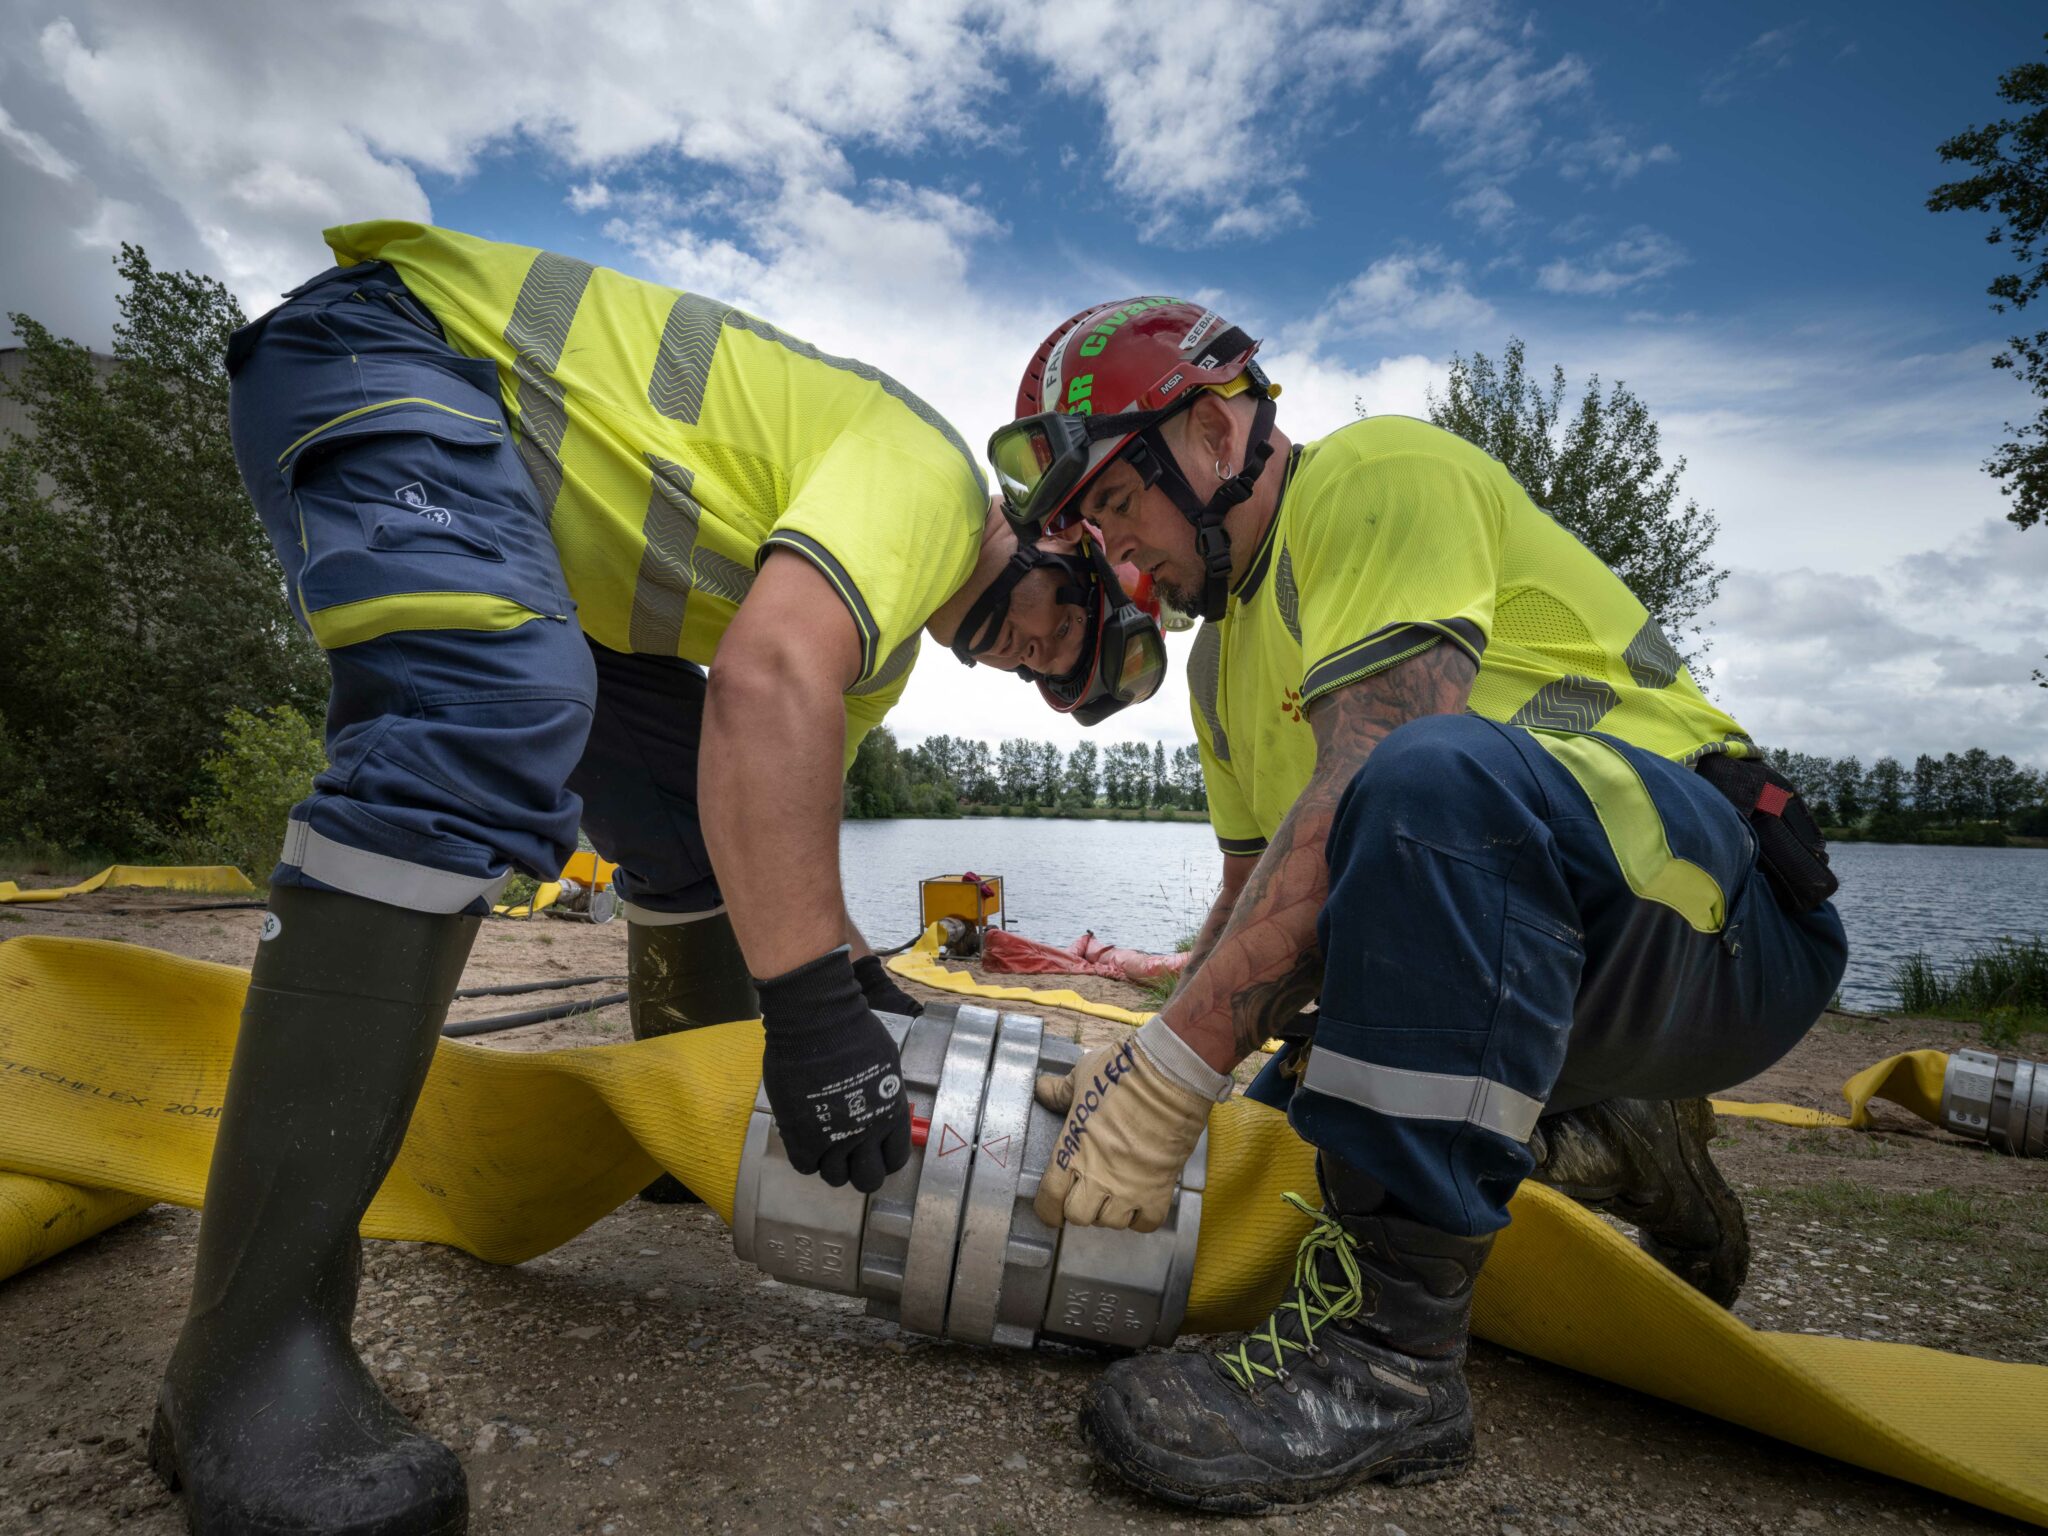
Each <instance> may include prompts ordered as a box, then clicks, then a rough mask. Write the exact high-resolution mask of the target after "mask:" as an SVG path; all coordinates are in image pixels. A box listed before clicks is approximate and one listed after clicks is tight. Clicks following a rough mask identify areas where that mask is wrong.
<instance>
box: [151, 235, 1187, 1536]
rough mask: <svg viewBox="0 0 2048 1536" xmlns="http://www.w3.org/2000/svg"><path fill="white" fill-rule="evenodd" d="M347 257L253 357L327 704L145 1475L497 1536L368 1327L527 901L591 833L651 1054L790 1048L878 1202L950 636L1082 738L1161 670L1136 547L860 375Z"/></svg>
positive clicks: (447, 267) (345, 1516) (593, 287)
mask: <svg viewBox="0 0 2048 1536" xmlns="http://www.w3.org/2000/svg"><path fill="white" fill-rule="evenodd" d="M327 242H328V244H329V245H330V246H331V247H332V248H333V250H334V253H335V255H336V257H337V258H338V260H339V261H340V263H341V265H340V266H338V267H336V268H334V269H332V270H330V271H328V272H325V273H323V274H321V275H320V276H319V277H316V278H314V279H313V280H312V281H311V282H309V283H307V284H306V285H305V286H304V287H302V288H299V289H297V290H295V291H294V292H292V293H291V294H289V295H287V296H286V299H285V302H284V303H283V304H282V305H280V306H279V307H278V308H277V309H275V310H272V311H271V312H270V313H269V314H267V315H265V316H263V317H262V318H261V319H259V320H258V321H256V322H255V323H254V324H252V325H250V326H248V327H247V328H245V329H244V330H242V331H240V332H238V333H237V334H236V336H235V338H234V340H233V343H232V345H231V347H230V352H229V359H228V366H229V371H230V374H231V376H232V379H233V388H232V422H233V430H234V438H235V451H236V455H237V459H238V462H239V464H240V467H241V472H242V477H243V480H244V483H245V484H246V486H247V488H248V491H249V494H250V497H251V499H252V500H253V501H254V502H255V505H256V508H257V511H258V513H259V514H260V516H261V518H262V520H263V523H264V527H265V529H266V530H267V531H268V533H269V535H270V538H271V540H272V542H273V544H274V545H275V546H276V548H277V551H278V554H279V556H280V558H281V559H282V561H283V564H284V571H285V576H286V580H287V582H288V585H289V588H290V593H289V595H290V601H291V606H292V608H293V610H294V614H295V617H296V618H297V620H298V621H299V622H300V623H302V624H304V625H305V626H306V627H307V629H308V630H309V631H310V632H311V633H312V635H313V636H314V638H315V639H316V640H318V641H319V643H320V644H321V645H322V647H324V648H325V649H326V651H327V653H328V658H329V662H330V667H331V670H332V674H333V691H332V696H331V702H330V706H329V713H328V722H327V751H328V758H329V765H328V768H327V770H326V771H325V772H324V773H322V774H321V775H320V776H319V778H318V779H317V780H316V781H315V784H314V791H313V794H312V795H311V796H310V797H309V798H308V799H307V800H305V801H304V802H302V803H301V804H300V805H298V806H297V807H295V808H294V809H293V811H292V813H291V819H290V822H289V824H288V827H287V833H286V838H285V844H284V857H283V861H282V862H281V863H280V864H279V865H278V867H277V869H276V871H275V872H274V873H273V875H272V877H271V899H270V909H269V913H268V915H267V917H266V919H265V921H264V926H263V937H262V942H261V943H260V945H259V946H258V951H257V955H256V961H255V966H254V970H253V973H252V976H251V983H250V989H249V1000H248V1004H247V1008H246V1011H245V1013H244V1015H243V1020H242V1028H241V1034H240V1037H239V1040H238V1043H237V1045H236V1050H235V1059H234V1066H233V1070H232V1073H231V1076H230V1079H229V1083H228V1090H227V1099H226V1104H225V1107H224V1112H223V1116H222V1120H221V1123H220V1133H219V1139H218V1142H217V1144H216V1148H215V1153H214V1159H213V1165H212V1169H211V1173H210V1177H209V1180H208V1184H207V1191H206V1208H205V1216H204V1219H203V1221H202V1224H201V1228H200V1237H199V1255H198V1266H197V1274H196V1276H195V1280H194V1287H193V1299H192V1308H191V1312H190V1315H189V1317H188V1318H187V1321H186V1324H185V1328H184V1331H183V1333H182V1335H181V1336H180V1339H179V1342H178V1346H177V1349H176V1351H175V1353H174V1355H173V1357H172V1360H171V1363H170V1367H169V1370H168V1372H167V1374H166V1378H165V1381H164V1385H163V1390H162V1393H161V1395H160V1397H159V1401H158V1407H157V1414H156V1420H155V1423H154V1425H153V1427H152V1431H151V1435H150V1451H151V1458H152V1461H153V1464H154V1465H155V1466H156V1467H157V1468H158V1470H159V1471H160V1472H161V1473H163V1474H164V1476H165V1477H166V1478H167V1479H168V1480H169V1481H171V1482H172V1484H173V1485H174V1486H175V1487H177V1488H178V1489H179V1490H180V1491H181V1493H182V1494H183V1496H184V1499H185V1501H186V1509H187V1514H188V1517H189V1518H190V1520H191V1523H192V1526H193V1528H194V1529H195V1530H197V1531H201V1532H206V1531H230V1530H231V1531H237V1532H240V1531H250V1530H264V1531H280V1532H282V1531H307V1532H311V1531H348V1532H351V1533H362V1536H367V1533H371V1532H376V1533H381V1536H397V1533H400V1532H437V1533H438V1532H450V1531H456V1530H460V1529H462V1528H463V1527H464V1525H465V1523H466V1519H467V1515H466V1510H467V1495H466V1490H465V1487H464V1483H463V1477H462V1470H461V1467H460V1464H459V1463H458V1462H457V1461H456V1459H455V1457H454V1456H453V1455H452V1454H451V1453H450V1452H449V1451H448V1450H447V1449H446V1448H445V1447H443V1446H440V1445H438V1444H436V1443H435V1442H434V1441H432V1440H430V1439H428V1438H426V1437H425V1436H423V1435H421V1434H419V1433H418V1432H417V1431H416V1430H414V1429H413V1428H412V1427H411V1426H410V1425H409V1424H408V1423H407V1422H406V1420H405V1419H404V1417H403V1416H402V1415H400V1414H399V1413H398V1411H397V1410H396V1409H395V1408H393V1407H392V1406H391V1405H390V1404H389V1403H388V1402H387V1401H386V1400H385V1398H384V1397H383V1395H382V1394H381V1393H380V1392H379V1391H378V1390H377V1388H376V1386H375V1384H374V1383H373V1382H372V1381H371V1379H370V1377H369V1375H368V1373H367V1372H366V1371H365V1370H364V1369H363V1366H362V1364H361V1362H360V1361H359V1360H358V1359H357V1358H356V1355H355V1352H354V1350H353V1349H352V1347H351V1345H350V1341H349V1326H350V1319H351V1317H352V1315H353V1312H354V1307H355V1295H356V1272H357V1262H358V1242H357V1235H356V1233H357V1223H358V1222H359V1220H360V1219H361V1216H362V1214H363V1211H364V1209H365V1208H366V1207H367V1205H368V1203H369V1200H370V1197H371V1196H372V1194H373V1193H374V1192H375V1191H376V1189H377V1186H378V1184H379V1183H380V1181H381V1180H382V1179H383V1177H384V1175H385V1173H386V1171H387V1170H388V1169H389V1167H390V1165H391V1162H392V1159H393V1158H394V1157H395V1155H396V1153H397V1150H398V1146H399V1142H400V1140H401V1138H402V1137H403V1135H404V1131H405V1126H406V1123H407V1120H408V1119H409V1117H410V1116H411V1113H412V1108H413V1104H414V1101H415V1100H416V1098H417V1097H418V1094H419V1090H420V1086H421V1084H422V1082H423V1080H424V1078H425V1074H426V1070H427V1066H428V1063H429V1061H430V1060H431V1058H432V1056H433V1052H434V1043H435V1040H436V1039H437V1038H438V1035H439V1032H440V1028H441V1024H442V1022H443V1020H444V1019H445V1017H446V1014H447V1009H448V1003H449V998H450V994H451V993H452V992H453V990H454V988H455V986H456V983H457V981H458V979H459V978H460V976H461V973H462V968H463V963H464V961H465V959H466V957H467V955H468V953H469V949H470V945H471V943H472V941H473V940H474V938H475V935H476V929H477V924H478V921H479V918H480V916H481V915H482V914H484V913H485V912H487V911H488V910H489V905H490V902H491V900H492V898H493V896H494V895H495V894H496V893H497V891H498V890H499V888H500V887H501V886H502V885H503V883H504V881H505V880H506V879H507V878H508V875H509V872H510V870H511V869H513V868H518V869H523V870H525V871H527V872H528V873H530V874H533V875H536V876H547V875H551V874H552V873H554V872H555V871H556V870H559V869H560V868H561V866H562V863H563V860H564V859H565V858H566V857H567V855H568V854H569V853H570V852H571V851H572V850H573V849H574V847H575V846H576V834H577V829H578V826H579V824H580V825H581V826H582V827H583V828H584V829H586V830H587V831H588V832H589V834H590V836H591V839H592V841H593V842H594V843H595V844H596V845H597V848H598V850H599V851H600V852H601V853H603V854H604V855H605V856H606V857H607V858H610V859H612V860H614V861H616V862H617V863H618V865H619V874H618V877H617V882H618V886H619V889H620V891H621V894H622V895H623V896H624V898H625V911H626V917H627V921H628V923H629V929H628V956H629V959H628V965H629V971H630V978H629V986H630V989H631V995H632V1012H633V1028H634V1033H635V1035H636V1036H645V1035H649V1034H659V1033H664V1032H667V1031H669V1030H672V1029H677V1028H688V1027H692V1026H695V1025H700V1024H707V1023H715V1022H720V1021H725V1020H731V1019H742V1018H752V1017H754V1016H755V1015H756V1014H757V1013H758V1014H759V1015H760V1016H761V1017H762V1019H763V1021H764V1024H765V1028H766V1035H767V1046H766V1054H765V1056H764V1059H763V1064H762V1076H763V1081H764V1083H765V1085H766V1088H767V1092H768V1096H769V1099H770V1102H771V1104H772V1105H773V1107H774V1110H775V1115H776V1119H777V1121H778V1122H779V1124H780V1127H781V1131H782V1136H783V1139H784V1142H785V1144H786V1145H787V1147H788V1149H789V1155H790V1159H791V1162H792V1163H793V1164H794V1165H795V1166H796V1167H797V1168H798V1169H800V1170H801V1171H804V1172H813V1171H815V1172H816V1173H818V1174H819V1175H820V1176H821V1177H823V1178H824V1179H825V1180H826V1181H827V1182H829V1183H832V1184H846V1183H849V1182H850V1183H852V1184H853V1185H855V1186H856V1187H857V1188H859V1189H861V1190H873V1189H874V1188H876V1187H877V1186H878V1185H879V1184H880V1183H881V1181H882V1179H883V1178H884V1176H885V1175H886V1174H888V1173H889V1172H891V1171H893V1170H894V1169H896V1168H899V1167H901V1166H902V1164H903V1163H904V1161H905V1160H906V1159H907V1157H908V1156H909V1151H910V1125H909V1116H908V1111H907V1108H906V1105H905V1100H904V1096H903V1094H902V1091H901V1086H902V1085H901V1077H900V1064H899V1061H898V1056H897V1050H896V1046H895V1044H894V1042H893V1040H892V1038H891V1036H890V1035H889V1033H888V1031H887V1030H886V1029H885V1028H884V1026H883V1025H882V1023H881V1021H880V1020H879V1019H877V1018H876V1016H875V1010H877V1009H881V1010H884V1011H896V1012H912V1013H914V1012H916V1011H917V1005H916V1004H915V1003H913V1002H912V1001H911V1000H910V999H909V998H908V997H907V996H905V995H904V994H903V993H902V992H901V991H900V990H899V989H898V988H896V986H895V985H894V984H893V983H892V982H891V981H890V980H889V979H888V978H887V976H886V974H885V973H884V972H883V970H882V966H881V961H880V960H879V959H877V958H876V957H875V956H874V955H873V954H872V953H871V952H870V951H869V949H868V946H867V945H866V943H865V942H864V941H863V940H862V938H861V936H860V934H859V932H858V931H857V930H856V929H855V928H854V926H853V924H852V922H851V921H850V920H849V918H848V916H847V913H846V909H845V905H844V901H843V897H842V893H841V888H840V883H839V878H838V867H839V865H838V822H839V810H840V797H841V789H840V785H841V779H842V776H843V773H844V769H845V767H846V765H847V764H849V763H850V762H851V761H852V758H853V754H854V750H855V748H856V746H857V745H858V743H859V741H860V739H861V737H862V736H863V735H864V734H865V733H866V732H867V731H868V730H869V729H870V728H871V727H872V726H873V725H874V724H875V723H876V722H877V721H878V720H880V719H881V718H882V716H883V714H884V712H885V711H886V710H887V709H888V708H889V706H890V705H891V704H892V703H894V702H895V701H896V699H897V698H898V697H899V696H900V695H901V693H902V691H903V687H904V683H905V680H906V679H907V678H908V676H909V674H910V670H911V667H912V664H913V663H914V661H915V659H916V654H917V649H918V645H919V641H920V637H921V635H923V634H926V633H929V634H931V635H932V636H933V637H934V638H935V639H937V640H939V641H940V642H941V643H942V644H947V645H950V646H952V647H953V648H954V650H955V652H956V654H958V655H959V656H960V657H961V659H962V660H965V661H969V662H970V663H971V662H973V661H976V660H980V661H985V662H988V663H990V664H991V665H994V666H997V667H1000V668H1003V669H1006V670H1010V671H1016V672H1022V673H1024V674H1025V675H1026V676H1027V677H1028V678H1031V679H1032V680H1034V681H1036V682H1037V683H1038V685H1039V687H1040V691H1041V692H1042V693H1043V694H1044V696H1045V697H1046V699H1047V701H1048V702H1049V703H1051V704H1052V705H1053V706H1054V707H1055V708H1058V709H1063V710H1069V711H1071V712H1073V713H1075V714H1076V715H1077V716H1078V717H1079V718H1080V719H1082V720H1083V722H1084V723H1093V721H1095V720H1099V719H1101V718H1102V717H1104V716H1105V715H1107V714H1109V713H1112V712H1114V711H1115V710H1116V709H1118V708H1121V707H1122V706H1123V705H1124V704H1127V703H1130V702H1133V701H1135V700H1137V699H1140V698H1143V697H1146V696H1148V695H1149V694H1150V693H1151V691H1152V690H1153V689H1154V688H1156V686H1157V684H1158V680H1159V675H1160V671H1161V669H1162V666H1163V660H1164V651H1163V647H1162V645H1161V643H1160V637H1159V632H1158V629H1157V626H1156V623H1155V622H1154V621H1153V619H1152V618H1151V617H1150V616H1148V615H1146V614H1145V613H1143V612H1142V611H1141V610H1139V609H1138V608H1137V607H1136V606H1135V605H1133V604H1131V603H1130V602H1128V601H1126V599H1125V597H1124V594H1123V591H1122V588H1121V586H1120V584H1119V581H1118V578H1117V576H1116V575H1115V573H1114V572H1112V571H1111V570H1110V569H1109V567H1108V566H1107V564H1106V563H1105V562H1104V561H1103V560H1102V558H1101V554H1100V551H1099V550H1096V549H1094V548H1093V547H1092V546H1091V545H1089V544H1088V543H1087V542H1086V541H1081V542H1078V543H1076V542H1072V541H1059V540H1048V541H1044V542H1042V543H1041V542H1039V541H1026V542H1024V543H1023V544H1021V545H1020V543H1019V541H1018V540H1017V538H1016V536H1015V535H1014V533H1013V531H1012V530H1011V529H1010V527H1009V525H1008V523H1007V521H1006V520H1005V519H1004V517H1003V516H1002V514H1001V512H1000V509H999V507H998V506H997V505H992V504H991V502H990V501H989V498H988V495H987V493H986V490H985V488H984V485H983V482H982V479H981V475H980V472H979V470H978V468H977V467H976V465H975V463H974V461H973V458H972V456H971V455H970V454H969V453H968V451H967V448H966V446H965V444H964V443H962V441H961V440H960V437H959V435H958V434H957V433H956V432H954V430H953V429H952V428H951V427H950V426H948V425H947V423H946V422H945V421H944V420H943V419H942V418H941V417H940V416H939V415H938V414H937V413H936V412H934V411H933V410H932V409H931V408H930V407H929V406H927V405H926V404H925V403H924V402H923V401H922V400H920V399H918V397H917V396H915V395H913V394H911V393H910V392H909V391H908V390H906V389H904V388H903V387H902V386H901V385H900V384H898V383H897V382H896V381H895V380H893V379H891V378H889V377H888V376H887V375H886V374H883V373H881V372H879V371H878V370H876V369H875V368H873V367H870V366H869V365H867V364H865V363H861V362H857V361H854V360H852V359H848V358H839V357H831V356H828V355H826V354H824V353H822V352H820V351H819V350H818V349H817V348H815V347H813V346H811V345H809V344H808V343H806V342H802V341H799V340H797V339H796V338H794V337H791V336H789V335H786V334H785V333H783V332H782V331H780V330H778V329H776V328H775V327H774V326H772V325H769V324H768V323H766V322H765V321H762V320H759V319H756V318H755V317H753V316H751V315H748V314H745V313H743V312H742V311H740V310H737V309H734V308H732V307H730V306H728V305H725V304H722V303H719V302H717V301H715V300H711V299H706V298H702V297H699V296H698V295H695V294H689V293H679V292H676V291H674V290H671V289H666V288H660V287H657V286H655V285H653V284H650V283H644V282H639V281H636V280H634V279H632V278H629V277H626V276H623V275H621V274H619V273H616V272H610V271H606V270H603V269H601V268H595V267H592V266H591V265H589V264H588V263H585V262H582V261H577V260H573V259H571V258H567V257H563V256H557V255H553V254H551V253H548V252H544V251H536V250H532V249H529V248H526V247H522V246H513V245H503V244H498V243H494V242H490V241H484V240H476V239H471V238H469V237H467V236H463V235H458V234H454V233H451V232H449V231H445V230H438V229H432V228H427V227H424V226H420V225H416V224H403V223H374V224H360V225H352V226H348V227H345V228H339V229H334V230H330V231H328V234H327ZM714 663H715V665H714ZM707 666H709V667H710V668H711V671H710V674H709V677H708V679H707V676H706V672H705V668H706V667H707Z"/></svg>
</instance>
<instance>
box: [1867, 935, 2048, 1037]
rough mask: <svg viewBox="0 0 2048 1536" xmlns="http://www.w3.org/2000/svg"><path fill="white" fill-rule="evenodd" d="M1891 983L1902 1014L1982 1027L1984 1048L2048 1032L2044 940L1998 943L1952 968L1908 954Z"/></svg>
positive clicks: (2047, 967) (2046, 944) (2047, 961)
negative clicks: (1957, 1020)
mask: <svg viewBox="0 0 2048 1536" xmlns="http://www.w3.org/2000/svg"><path fill="white" fill-rule="evenodd" d="M1892 984H1893V986H1895V987H1896V988H1897V989H1898V993H1899V1007H1900V1009H1901V1010H1902V1011H1903V1012H1906V1013H1914V1014H1921V1015H1925V1016H1929V1017H1933V1018H1942V1019H1962V1020H1965V1021H1970V1022H1976V1023H1981V1024H1982V1025H1983V1026H1984V1041H1985V1043H1986V1044H1987V1045H1992V1046H2013V1045H2018V1044H2019V1043H2020V1039H2021V1037H2022V1036H2024V1035H2027V1034H2030V1033H2034V1032H2037V1031H2042V1030H2048V940H2042V939H2000V940H1998V941H1997V942H1996V943H1994V944H1992V945H1991V946H1990V947H1989V948H1988V949H1980V950H1975V951H1973V952H1972V953H1970V954H1968V955H1966V956H1964V958H1963V959H1962V960H1960V961H1958V962H1957V963H1956V964H1954V965H1950V966H1938V965H1936V964H1935V963H1934V962H1933V961H1932V960H1930V959H1928V957H1927V956H1926V955H1925V954H1924V953H1915V954H1911V955H1908V956H1907V957H1906V958H1905V959H1903V960H1901V961H1900V962H1899V963H1898V964H1897V965H1895V966H1894V967H1893V968H1892Z"/></svg>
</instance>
